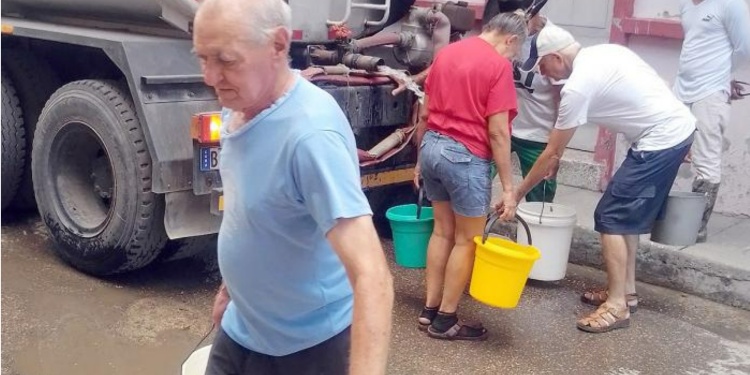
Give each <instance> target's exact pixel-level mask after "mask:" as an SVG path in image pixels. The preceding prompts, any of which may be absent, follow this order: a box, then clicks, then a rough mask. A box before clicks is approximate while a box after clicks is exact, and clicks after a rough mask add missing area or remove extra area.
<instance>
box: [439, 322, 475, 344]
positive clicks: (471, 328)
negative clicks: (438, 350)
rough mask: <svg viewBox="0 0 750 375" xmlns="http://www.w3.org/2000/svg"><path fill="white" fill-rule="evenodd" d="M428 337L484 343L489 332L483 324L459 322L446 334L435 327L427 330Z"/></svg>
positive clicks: (446, 331)
mask: <svg viewBox="0 0 750 375" xmlns="http://www.w3.org/2000/svg"><path fill="white" fill-rule="evenodd" d="M427 335H428V336H430V337H432V338H434V339H439V340H464V341H484V340H487V337H488V336H489V332H487V329H485V328H484V327H483V326H482V323H478V322H477V323H468V322H462V321H458V322H457V323H456V324H454V325H453V326H452V327H450V328H448V329H447V330H445V331H444V332H440V331H437V330H436V329H435V327H434V326H430V327H429V328H427Z"/></svg>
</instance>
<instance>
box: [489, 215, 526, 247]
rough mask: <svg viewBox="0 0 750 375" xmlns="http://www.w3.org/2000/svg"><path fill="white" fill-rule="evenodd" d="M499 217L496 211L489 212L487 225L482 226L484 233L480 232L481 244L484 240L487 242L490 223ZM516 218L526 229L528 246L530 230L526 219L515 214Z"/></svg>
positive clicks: (493, 222) (492, 223) (490, 227)
mask: <svg viewBox="0 0 750 375" xmlns="http://www.w3.org/2000/svg"><path fill="white" fill-rule="evenodd" d="M499 218H500V216H498V215H497V212H493V213H492V214H490V216H489V218H487V225H485V226H484V233H483V234H482V244H483V245H484V243H485V242H487V237H488V236H489V235H490V230H491V229H492V225H494V224H495V222H496V221H497V220H498V219H499ZM516 220H517V221H518V222H519V223H521V225H523V229H525V230H526V238H528V240H529V246H531V230H529V225H528V224H526V221H525V220H524V219H523V218H521V216H518V214H516Z"/></svg>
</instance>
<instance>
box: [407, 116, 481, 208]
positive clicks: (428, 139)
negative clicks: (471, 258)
mask: <svg viewBox="0 0 750 375" xmlns="http://www.w3.org/2000/svg"><path fill="white" fill-rule="evenodd" d="M419 163H420V168H421V173H422V179H423V186H424V191H425V195H426V196H427V199H429V200H430V201H432V202H446V201H450V202H451V207H453V212H455V213H456V214H459V215H461V216H466V217H482V216H485V215H487V213H488V212H489V208H490V200H491V198H492V179H491V177H490V173H491V172H490V169H491V162H490V160H487V159H482V158H480V157H478V156H476V155H474V154H472V153H471V152H470V151H469V150H468V149H467V148H466V146H464V145H462V144H461V143H459V142H457V141H455V140H453V139H452V138H450V137H447V136H444V135H441V134H438V133H436V132H434V131H431V130H430V131H427V132H426V133H425V135H424V139H422V144H421V145H420V151H419Z"/></svg>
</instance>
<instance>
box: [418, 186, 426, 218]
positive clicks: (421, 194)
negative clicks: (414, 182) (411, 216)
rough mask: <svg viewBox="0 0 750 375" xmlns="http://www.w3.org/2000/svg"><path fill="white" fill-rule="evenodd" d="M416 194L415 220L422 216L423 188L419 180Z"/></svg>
mask: <svg viewBox="0 0 750 375" xmlns="http://www.w3.org/2000/svg"><path fill="white" fill-rule="evenodd" d="M417 194H418V195H417V196H418V198H417V220H419V219H420V217H421V216H422V202H423V201H424V189H423V188H422V184H421V181H420V184H419V193H417Z"/></svg>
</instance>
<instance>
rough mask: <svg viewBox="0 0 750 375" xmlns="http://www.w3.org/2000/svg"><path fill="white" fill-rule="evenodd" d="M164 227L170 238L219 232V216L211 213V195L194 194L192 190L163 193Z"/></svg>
mask: <svg viewBox="0 0 750 375" xmlns="http://www.w3.org/2000/svg"><path fill="white" fill-rule="evenodd" d="M165 198H166V202H167V207H166V212H165V215H164V227H165V228H166V230H167V236H168V237H169V238H170V239H176V238H185V237H192V236H201V235H205V234H212V233H217V232H219V226H220V225H221V216H217V215H214V214H212V213H211V195H210V194H208V195H194V194H193V191H192V190H186V191H178V192H173V193H166V194H165Z"/></svg>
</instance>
